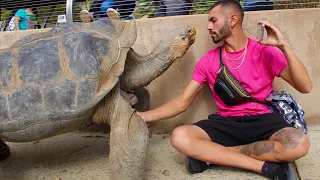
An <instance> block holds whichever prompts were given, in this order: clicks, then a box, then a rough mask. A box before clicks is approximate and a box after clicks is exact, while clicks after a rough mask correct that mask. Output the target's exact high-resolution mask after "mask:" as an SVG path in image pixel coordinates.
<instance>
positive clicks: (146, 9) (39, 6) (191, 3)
mask: <svg viewBox="0 0 320 180" xmlns="http://www.w3.org/2000/svg"><path fill="white" fill-rule="evenodd" d="M253 1H259V0H253ZM260 1H261V0H260ZM106 2H107V1H104V0H55V1H51V0H20V1H13V0H1V1H0V8H1V10H2V13H0V14H1V21H2V23H1V24H2V25H1V27H0V28H1V29H0V31H4V30H8V24H9V22H10V20H11V19H12V17H13V16H14V15H15V13H16V11H17V10H18V9H21V8H34V10H35V11H34V13H35V14H36V16H37V22H38V26H37V28H46V27H53V26H56V25H57V24H59V21H58V17H59V18H60V16H61V17H62V20H61V21H60V22H64V21H63V20H66V22H67V23H71V22H81V18H80V12H81V10H87V12H88V13H89V16H90V18H91V20H92V21H94V20H97V19H99V18H103V17H105V16H106V15H105V10H106V9H107V8H108V6H107V4H108V3H106ZM214 2H216V0H136V1H134V0H114V4H113V6H112V7H114V8H115V9H118V11H119V13H120V15H121V17H122V18H123V19H130V18H136V19H139V18H154V17H160V16H176V15H190V14H205V13H208V11H209V8H210V6H211V5H212V4H213V3H214ZM240 3H241V5H242V6H243V8H244V10H248V11H249V10H267V9H270V8H271V9H294V8H316V7H319V4H320V0H274V2H273V3H269V4H265V3H255V4H244V3H243V2H242V1H240ZM110 7H111V6H110ZM101 10H102V11H101ZM63 18H65V19H63Z"/></svg>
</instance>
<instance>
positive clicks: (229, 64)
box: [227, 51, 247, 70]
mask: <svg viewBox="0 0 320 180" xmlns="http://www.w3.org/2000/svg"><path fill="white" fill-rule="evenodd" d="M246 54H247V51H245V53H244V56H243V59H242V61H241V63H240V65H239V66H238V67H235V68H234V67H232V66H231V65H230V64H229V62H228V61H227V64H228V66H229V67H230V68H231V69H233V70H237V69H239V68H240V67H241V66H242V64H243V62H244V59H245V58H246Z"/></svg>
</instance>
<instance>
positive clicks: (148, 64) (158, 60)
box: [120, 26, 196, 92]
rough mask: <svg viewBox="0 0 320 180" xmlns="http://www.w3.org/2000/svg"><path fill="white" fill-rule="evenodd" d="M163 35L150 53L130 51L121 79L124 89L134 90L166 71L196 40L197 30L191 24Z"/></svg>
mask: <svg viewBox="0 0 320 180" xmlns="http://www.w3.org/2000/svg"><path fill="white" fill-rule="evenodd" d="M161 37H165V38H163V39H162V40H161V41H160V42H159V43H158V45H157V46H156V48H155V49H153V51H152V52H151V53H150V54H148V55H145V56H142V55H139V54H138V53H136V52H135V51H134V50H132V49H131V50H130V51H129V53H128V56H127V61H126V66H125V71H124V73H123V75H122V76H121V81H120V82H121V88H122V89H123V90H125V91H127V92H133V91H134V90H135V89H137V88H139V87H143V86H146V85H148V84H150V82H151V81H152V80H154V79H155V78H157V77H158V76H160V75H161V74H162V73H164V72H165V71H166V70H167V69H168V68H169V67H170V66H171V65H172V63H174V62H175V61H176V60H177V59H179V58H180V57H182V56H183V55H184V54H185V53H186V52H187V51H188V49H189V48H190V46H191V45H192V44H193V43H194V42H195V38H196V30H195V29H194V28H193V27H191V26H184V27H177V28H175V30H173V31H169V30H168V32H165V33H164V34H163V36H161Z"/></svg>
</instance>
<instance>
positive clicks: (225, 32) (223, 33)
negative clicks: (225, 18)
mask: <svg viewBox="0 0 320 180" xmlns="http://www.w3.org/2000/svg"><path fill="white" fill-rule="evenodd" d="M210 34H211V35H212V34H215V35H216V38H213V37H212V36H211V38H212V40H213V42H214V43H215V44H218V43H219V42H220V41H221V40H223V39H224V38H225V37H226V36H227V35H229V34H230V29H229V27H228V23H227V22H225V23H224V25H223V27H222V28H221V29H220V30H219V32H218V33H216V32H210Z"/></svg>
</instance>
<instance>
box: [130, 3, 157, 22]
mask: <svg viewBox="0 0 320 180" xmlns="http://www.w3.org/2000/svg"><path fill="white" fill-rule="evenodd" d="M136 3H137V6H136V9H135V11H134V12H133V14H134V16H135V17H136V18H137V19H139V18H141V17H142V16H144V15H147V16H148V17H152V16H153V13H154V11H155V6H154V3H153V1H152V0H136Z"/></svg>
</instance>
